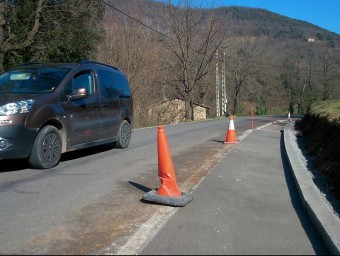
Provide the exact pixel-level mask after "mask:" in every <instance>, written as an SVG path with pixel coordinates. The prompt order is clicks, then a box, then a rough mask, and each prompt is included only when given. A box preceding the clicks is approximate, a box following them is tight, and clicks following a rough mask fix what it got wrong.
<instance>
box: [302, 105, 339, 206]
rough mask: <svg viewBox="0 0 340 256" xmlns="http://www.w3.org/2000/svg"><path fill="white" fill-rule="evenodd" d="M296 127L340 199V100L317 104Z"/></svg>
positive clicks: (317, 165) (315, 163) (333, 191)
mask: <svg viewBox="0 0 340 256" xmlns="http://www.w3.org/2000/svg"><path fill="white" fill-rule="evenodd" d="M296 125H297V128H298V129H299V130H301V131H302V133H303V135H304V137H305V142H306V149H307V153H308V154H309V155H311V156H313V158H314V160H313V165H314V167H315V168H316V169H317V171H319V172H320V173H321V175H323V176H324V177H325V180H326V183H327V184H328V186H329V188H330V191H331V192H332V193H333V194H334V196H335V197H336V199H337V200H340V100H336V101H335V100H333V101H323V102H320V103H317V104H314V105H313V106H312V108H311V110H310V111H309V112H308V113H307V114H306V115H304V117H303V118H302V119H301V121H300V122H298V123H297V124H296Z"/></svg>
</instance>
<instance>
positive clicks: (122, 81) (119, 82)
mask: <svg viewBox="0 0 340 256" xmlns="http://www.w3.org/2000/svg"><path fill="white" fill-rule="evenodd" d="M115 85H116V86H117V87H118V89H119V96H120V97H124V98H126V97H130V96H131V91H130V87H129V84H128V81H127V80H126V78H125V77H123V76H121V75H116V74H115Z"/></svg>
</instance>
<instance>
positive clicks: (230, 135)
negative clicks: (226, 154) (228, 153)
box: [224, 116, 238, 144]
mask: <svg viewBox="0 0 340 256" xmlns="http://www.w3.org/2000/svg"><path fill="white" fill-rule="evenodd" d="M228 143H238V142H237V141H236V132H235V126H234V116H230V121H229V129H228V131H227V134H226V137H225V142H224V144H228Z"/></svg>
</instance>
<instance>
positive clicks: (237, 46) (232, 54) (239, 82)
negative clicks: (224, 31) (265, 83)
mask: <svg viewBox="0 0 340 256" xmlns="http://www.w3.org/2000/svg"><path fill="white" fill-rule="evenodd" d="M264 49H265V39H260V40H259V39H255V38H236V39H234V40H233V41H230V42H229V43H228V51H227V62H226V63H227V65H226V66H227V74H228V77H229V81H230V86H229V96H230V98H231V105H230V106H229V110H230V112H231V113H232V114H233V115H234V114H235V113H236V112H237V108H238V103H239V96H240V93H241V91H242V88H243V87H244V86H247V82H248V81H250V80H249V79H254V78H256V77H257V76H259V74H261V72H262V69H261V64H262V62H263V58H264Z"/></svg>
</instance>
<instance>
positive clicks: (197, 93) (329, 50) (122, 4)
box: [98, 0, 340, 126]
mask: <svg viewBox="0 0 340 256" xmlns="http://www.w3.org/2000/svg"><path fill="white" fill-rule="evenodd" d="M110 5H111V6H107V12H106V18H105V19H104V23H103V24H104V25H103V26H105V30H106V31H108V34H107V35H108V37H107V39H106V41H105V42H103V44H102V45H101V47H100V49H99V53H98V58H99V59H100V60H102V61H104V62H109V63H111V64H114V65H117V66H118V67H120V68H121V69H123V70H124V71H125V72H126V73H127V74H128V75H129V79H130V81H131V83H132V85H133V90H134V98H135V99H136V101H137V102H136V103H135V105H136V112H137V113H138V114H137V123H138V125H141V126H143V125H149V124H155V123H159V122H163V123H169V122H171V121H172V120H171V118H169V116H168V115H166V113H167V109H165V108H164V107H162V106H163V105H161V103H162V102H164V101H167V100H170V99H172V98H174V97H176V98H180V99H183V100H184V101H186V102H188V105H189V106H188V111H189V113H188V115H187V116H186V117H187V120H188V119H190V106H194V105H193V103H198V104H202V105H205V106H209V107H211V108H210V116H211V117H213V116H216V114H217V113H218V111H217V110H216V102H219V104H220V105H221V106H220V110H219V114H220V115H221V114H223V111H226V112H228V113H232V114H239V115H243V114H245V115H248V114H250V111H251V109H253V110H254V111H256V113H257V114H277V113H287V112H288V111H290V112H291V113H301V114H303V113H305V112H306V111H307V110H308V109H309V107H310V105H311V104H312V103H313V102H316V101H319V100H325V99H332V98H333V99H334V98H339V97H340V72H339V65H340V35H338V34H335V33H332V32H329V31H327V30H325V29H322V28H320V27H317V26H315V25H313V24H310V23H307V22H304V21H299V20H295V19H290V18H288V17H285V16H282V15H278V14H275V13H272V12H269V11H266V10H263V9H256V8H244V7H227V8H217V9H196V8H193V7H192V6H186V7H184V8H182V11H181V12H179V11H175V10H174V9H173V8H172V7H170V6H167V5H164V4H161V3H159V2H154V1H147V0H146V1H140V0H129V1H126V0H124V1H118V0H115V1H111V2H110ZM189 13H190V14H189ZM188 26H191V27H190V29H187V28H188ZM209 33H210V35H212V36H211V37H210V38H209V37H208V36H207V35H208V34H209ZM216 45H218V47H217V48H214V47H215V46H216ZM205 47H206V48H205ZM214 50H215V52H213V53H212V52H211V51H214ZM108 52H109V53H110V54H108ZM201 54H204V55H205V56H206V59H205V60H203V58H202V56H200V55H201ZM217 54H218V55H217ZM217 56H218V57H217ZM217 63H218V64H217ZM202 67H204V68H206V69H205V70H204V71H202V72H201V73H200V70H199V68H202ZM179 69H181V70H182V71H183V69H184V71H183V72H181V71H179ZM185 69H186V70H185ZM197 79H198V80H199V81H198V82H197ZM195 81H196V82H195ZM216 83H218V84H219V85H220V86H221V85H222V84H224V85H225V87H226V89H225V91H224V90H223V89H220V90H219V92H218V94H219V99H216V93H217V91H216ZM224 95H225V96H226V97H225V98H226V100H227V104H226V108H224V104H223V103H224V102H225V98H224ZM167 106H168V105H167Z"/></svg>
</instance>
